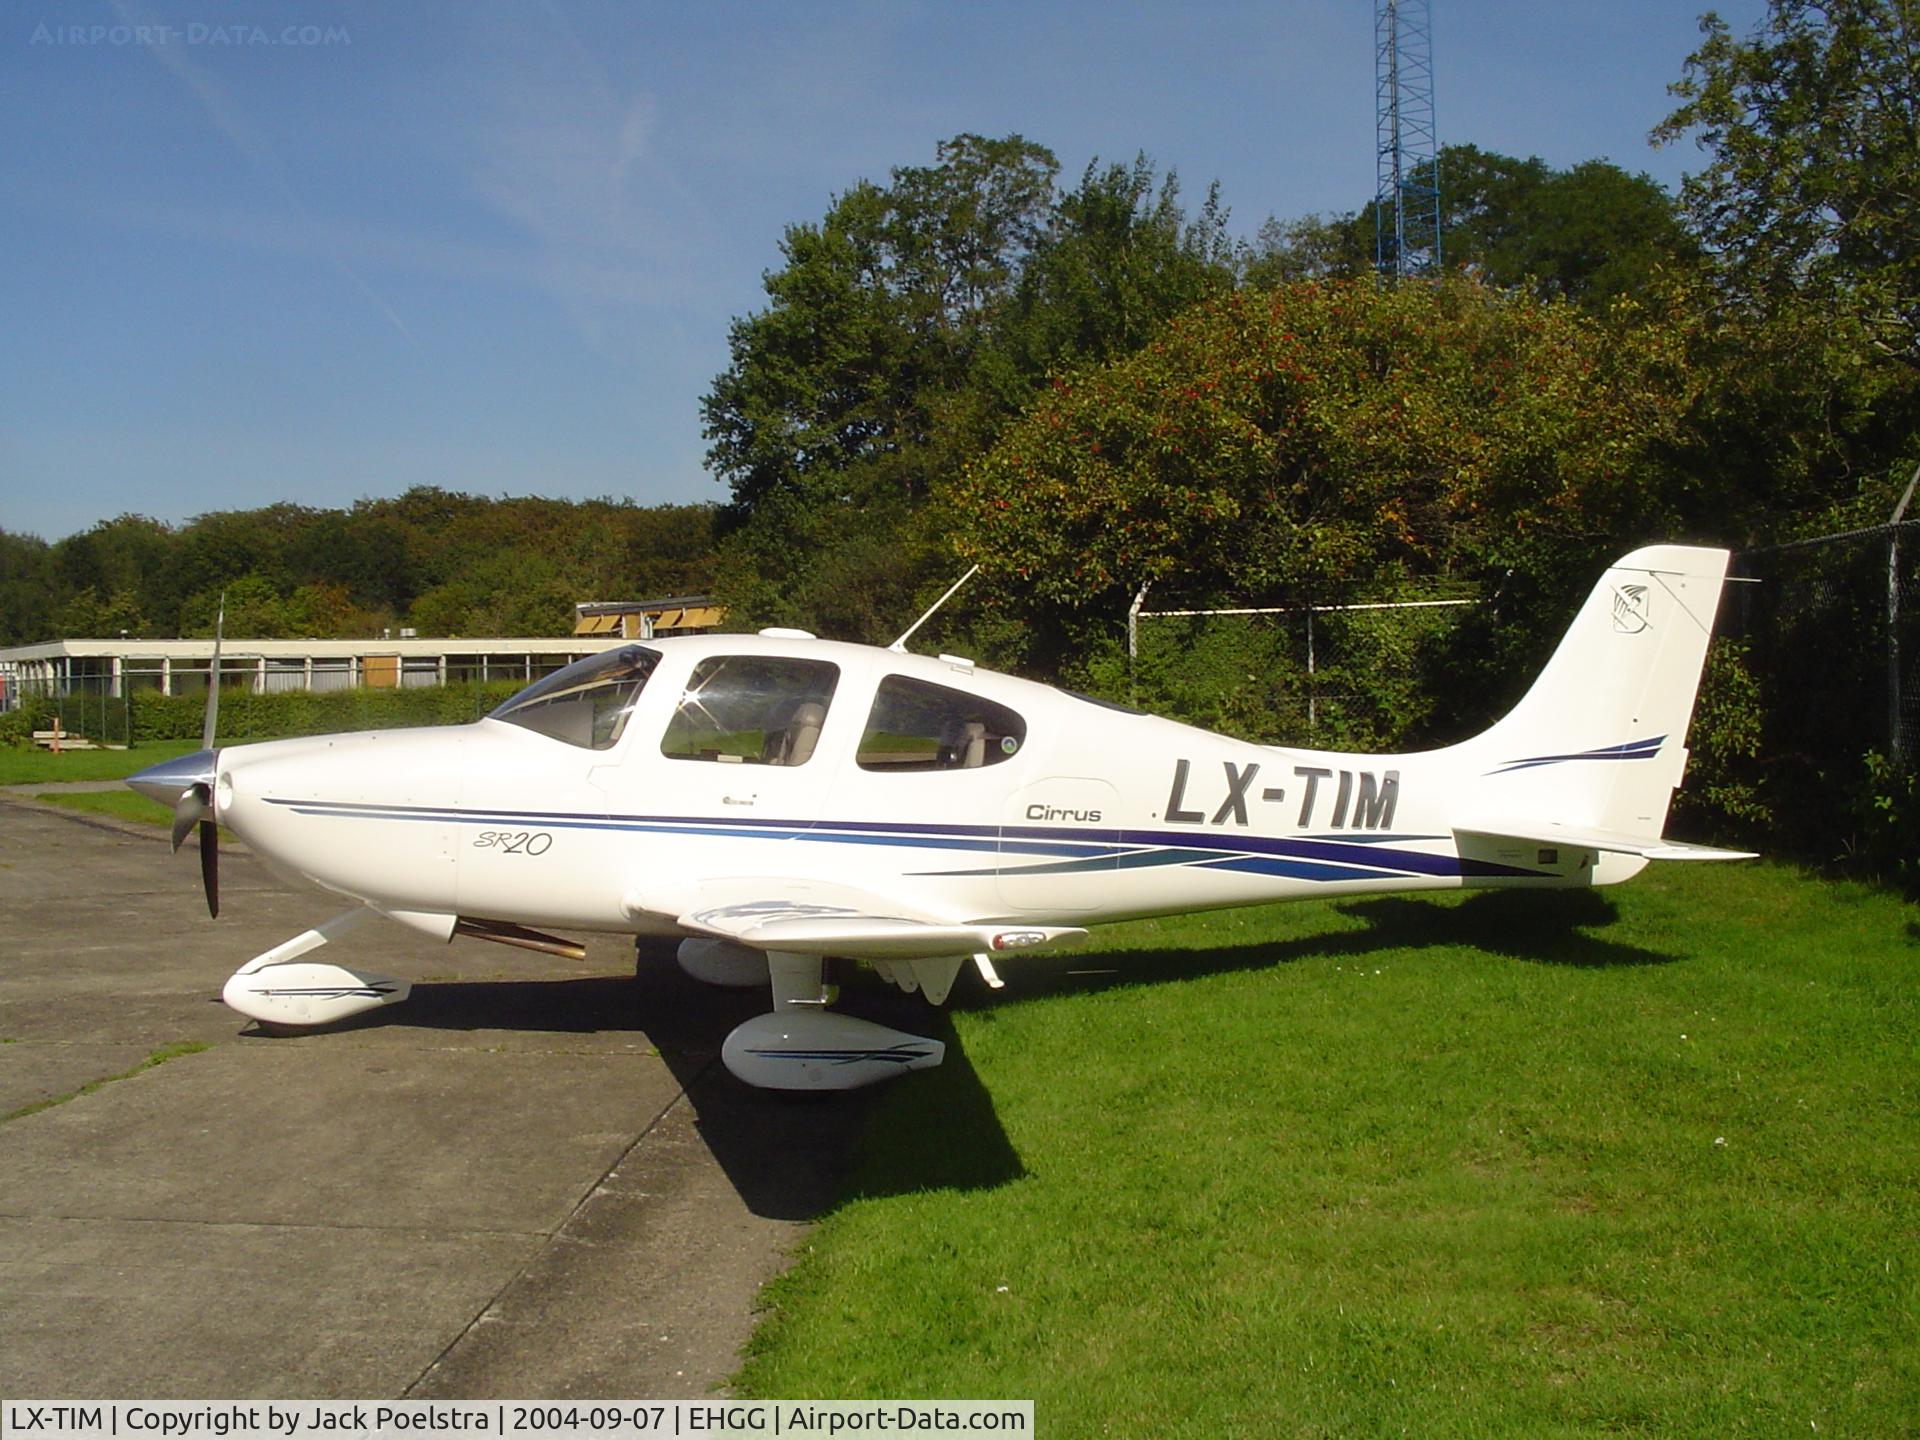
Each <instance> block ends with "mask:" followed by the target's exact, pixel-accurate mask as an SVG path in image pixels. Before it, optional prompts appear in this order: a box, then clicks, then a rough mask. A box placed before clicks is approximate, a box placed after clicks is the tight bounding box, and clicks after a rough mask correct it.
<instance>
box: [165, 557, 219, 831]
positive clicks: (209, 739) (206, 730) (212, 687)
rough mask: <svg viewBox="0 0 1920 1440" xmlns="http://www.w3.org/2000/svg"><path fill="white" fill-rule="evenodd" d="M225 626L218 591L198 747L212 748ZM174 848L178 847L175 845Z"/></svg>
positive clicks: (217, 712) (217, 710) (217, 708)
mask: <svg viewBox="0 0 1920 1440" xmlns="http://www.w3.org/2000/svg"><path fill="white" fill-rule="evenodd" d="M226 628H227V592H226V591H224V590H222V591H221V592H220V613H219V614H218V615H216V616H215V617H214V621H213V668H212V669H210V670H209V671H208V672H207V714H206V718H205V719H204V720H203V721H201V723H200V748H201V749H202V750H211V749H213V732H214V726H215V722H216V721H218V720H219V718H220V637H221V634H222V633H223V632H224V631H225V630H226ZM175 848H176V849H177V848H179V847H178V846H177V845H176V846H175Z"/></svg>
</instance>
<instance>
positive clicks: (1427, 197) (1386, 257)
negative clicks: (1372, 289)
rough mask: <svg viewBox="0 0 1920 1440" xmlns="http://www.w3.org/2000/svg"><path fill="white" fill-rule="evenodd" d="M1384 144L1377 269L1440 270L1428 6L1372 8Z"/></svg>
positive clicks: (1394, 274)
mask: <svg viewBox="0 0 1920 1440" xmlns="http://www.w3.org/2000/svg"><path fill="white" fill-rule="evenodd" d="M1373 48H1374V91H1375V100H1376V112H1377V115H1378V119H1377V122H1376V125H1377V135H1378V139H1379V163H1378V169H1377V175H1378V183H1377V185H1376V186H1375V189H1374V197H1373V263H1374V265H1375V267H1376V268H1377V269H1378V270H1379V272H1380V274H1381V275H1382V276H1385V277H1387V278H1398V277H1400V276H1403V275H1426V274H1433V273H1437V272H1438V271H1439V269H1440V154H1439V145H1438V141H1437V140H1436V138H1435V131H1434V125H1433V8H1432V5H1431V4H1430V0H1374V6H1373Z"/></svg>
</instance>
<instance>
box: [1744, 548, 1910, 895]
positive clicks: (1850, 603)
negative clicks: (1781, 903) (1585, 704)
mask: <svg viewBox="0 0 1920 1440" xmlns="http://www.w3.org/2000/svg"><path fill="white" fill-rule="evenodd" d="M1916 560H1920V522H1913V521H1906V522H1902V523H1898V524H1889V525H1881V526H1875V527H1873V528H1871V529H1866V530H1857V531H1848V532H1845V533H1841V534H1834V535H1823V536H1817V537H1814V538H1811V539H1807V540H1800V541H1795V542H1792V543H1790V544H1785V545H1774V546H1768V547H1765V548H1761V549H1754V550H1748V551H1743V552H1741V553H1740V554H1738V555H1736V556H1735V557H1734V563H1733V568H1732V572H1731V574H1732V577H1733V580H1732V583H1731V584H1729V586H1728V589H1727V594H1726V597H1725V599H1724V600H1723V601H1722V603H1721V609H1720V621H1719V624H1718V626H1717V632H1718V633H1719V634H1720V635H1721V636H1722V637H1724V638H1725V639H1726V640H1727V641H1730V642H1731V643H1732V645H1733V646H1735V647H1737V649H1738V651H1739V654H1740V661H1741V663H1742V664H1743V666H1744V668H1745V669H1746V671H1747V672H1748V674H1749V675H1751V677H1752V680H1753V683H1754V688H1755V693H1756V696H1757V703H1758V707H1759V710H1760V725H1759V730H1760V735H1761V744H1760V753H1759V755H1758V756H1757V757H1756V762H1757V764H1756V770H1757V775H1758V778H1759V781H1760V783H1761V785H1762V787H1763V789H1764V793H1765V795H1766V798H1767V805H1768V809H1769V810H1770V811H1771V812H1772V814H1773V816H1774V822H1775V824H1774V829H1775V830H1776V832H1777V837H1776V838H1777V841H1778V843H1779V844H1780V845H1782V846H1783V847H1785V848H1786V849H1788V850H1790V851H1792V852H1794V853H1799V854H1802V855H1804V856H1806V857H1807V858H1809V859H1814V860H1822V861H1824V860H1831V859H1844V858H1847V857H1848V856H1849V855H1850V854H1851V853H1853V852H1855V851H1857V850H1858V849H1860V848H1861V847H1862V846H1863V845H1864V844H1866V843H1868V842H1867V840H1866V839H1864V838H1863V837H1865V836H1870V834H1871V832H1873V831H1875V830H1876V829H1878V830H1881V831H1883V832H1885V831H1888V827H1889V822H1893V824H1894V826H1895V828H1897V826H1898V824H1899V822H1901V821H1903V820H1904V819H1906V818H1908V817H1905V816H1903V815H1901V814H1899V813H1897V812H1899V811H1900V810H1901V809H1902V808H1903V807H1904V806H1905V805H1906V803H1907V802H1906V792H1907V791H1908V790H1909V789H1911V788H1912V787H1911V783H1910V777H1911V776H1912V774H1913V768H1914V762H1915V761H1916V760H1920V578H1916V573H1915V570H1916V567H1915V561H1916ZM1869 757H1878V758H1877V759H1870V758H1869ZM1912 818H1916V819H1920V817H1912ZM1867 858H1869V859H1870V860H1874V859H1875V857H1867ZM1884 859H1885V857H1879V860H1884ZM1876 863H1878V861H1876ZM1882 868H1884V867H1882Z"/></svg>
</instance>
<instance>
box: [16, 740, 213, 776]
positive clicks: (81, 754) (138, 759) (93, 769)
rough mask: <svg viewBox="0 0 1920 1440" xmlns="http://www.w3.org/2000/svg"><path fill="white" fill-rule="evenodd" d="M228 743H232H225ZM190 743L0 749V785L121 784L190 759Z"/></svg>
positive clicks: (195, 747)
mask: <svg viewBox="0 0 1920 1440" xmlns="http://www.w3.org/2000/svg"><path fill="white" fill-rule="evenodd" d="M229 743H232V742H229ZM199 748H200V745H199V742H198V741H194V740H153V741H149V742H147V743H145V744H141V745H135V746H133V747H132V748H131V749H127V750H62V751H61V752H60V753H59V754H58V755H55V754H54V753H53V752H52V751H50V750H41V749H39V748H37V747H36V748H34V749H32V750H12V749H0V785H41V784H46V783H49V782H53V781H60V780H124V779H125V778H126V777H127V776H129V775H131V774H133V772H134V771H136V770H144V769H145V768H146V767H147V766H149V765H157V764H159V763H160V762H161V761H162V760H171V759H172V758H173V757H174V756H176V755H191V754H192V753H193V752H194V751H195V750H198V749H199Z"/></svg>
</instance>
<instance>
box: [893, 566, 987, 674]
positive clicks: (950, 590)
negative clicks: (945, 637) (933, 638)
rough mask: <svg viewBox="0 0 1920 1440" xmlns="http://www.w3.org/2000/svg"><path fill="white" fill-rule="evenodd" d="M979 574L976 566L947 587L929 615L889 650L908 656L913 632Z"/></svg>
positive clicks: (920, 620)
mask: <svg viewBox="0 0 1920 1440" xmlns="http://www.w3.org/2000/svg"><path fill="white" fill-rule="evenodd" d="M979 573H980V567H979V566H978V565H976V566H974V567H973V568H972V569H971V570H969V571H967V573H966V574H964V575H962V576H961V577H960V578H959V579H958V580H956V581H954V582H953V584H952V585H950V586H948V587H947V593H946V594H944V595H942V596H941V597H940V598H939V599H938V600H936V601H934V602H933V604H931V605H929V606H928V607H927V613H926V614H924V615H922V616H921V617H920V618H919V619H918V620H916V621H914V622H913V624H911V625H909V626H908V627H907V630H906V633H905V634H904V635H902V636H901V637H900V638H899V639H898V640H896V641H894V642H893V644H891V645H889V646H887V649H889V650H892V651H895V652H897V653H899V654H901V655H904V654H906V653H907V641H909V640H911V639H912V638H913V632H914V631H916V630H918V629H919V628H920V627H921V626H922V625H924V624H926V623H927V621H929V620H931V619H932V618H933V615H934V612H935V611H936V610H938V609H939V608H940V607H941V606H942V605H944V604H946V603H947V601H949V600H951V599H952V598H953V597H954V596H955V595H957V594H958V593H959V592H960V587H961V586H962V585H964V584H966V583H967V581H969V580H971V579H972V578H973V577H974V576H976V575H978V574H979Z"/></svg>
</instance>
